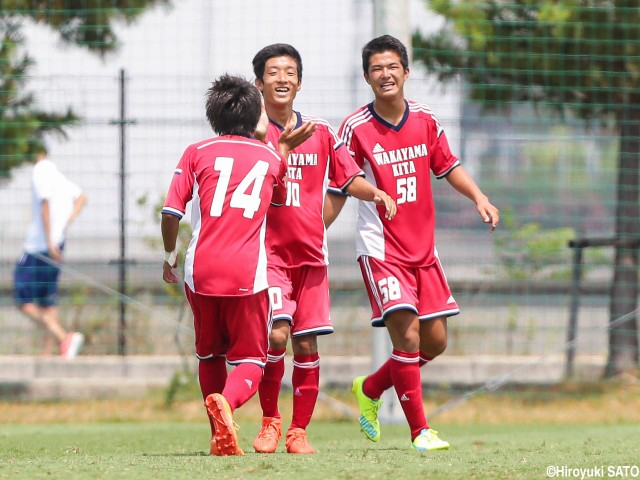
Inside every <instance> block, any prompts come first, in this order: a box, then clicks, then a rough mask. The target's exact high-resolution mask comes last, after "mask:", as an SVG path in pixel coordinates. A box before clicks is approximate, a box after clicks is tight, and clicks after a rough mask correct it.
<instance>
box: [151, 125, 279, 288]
mask: <svg viewBox="0 0 640 480" xmlns="http://www.w3.org/2000/svg"><path fill="white" fill-rule="evenodd" d="M285 175H286V165H285V162H284V158H282V156H281V155H280V154H279V153H278V152H276V151H275V150H273V149H272V148H270V147H267V146H266V145H265V144H263V143H262V142H260V141H258V140H255V139H250V138H245V137H241V136H237V135H225V136H221V137H217V138H213V139H210V140H205V141H202V142H199V143H196V144H193V145H190V146H189V147H188V148H187V149H186V150H185V152H184V154H183V155H182V158H181V159H180V162H179V163H178V166H177V167H176V169H175V171H174V176H173V180H172V181H171V185H170V187H169V192H168V193H167V199H166V201H165V205H164V207H163V208H162V213H165V214H167V213H168V214H170V215H175V216H177V217H178V218H182V216H183V215H184V214H185V209H186V205H187V203H188V202H189V201H191V202H192V203H191V226H192V230H193V235H192V237H191V242H190V243H189V248H188V249H187V253H186V257H185V260H184V281H185V283H186V284H187V285H188V286H189V288H190V289H191V291H193V292H195V293H199V294H202V295H213V296H241V295H251V294H254V293H257V292H260V291H261V290H264V289H266V288H268V284H267V249H266V243H265V234H266V213H267V209H268V207H269V205H270V203H274V204H282V203H284V200H285V198H286V187H285V184H284V181H283V179H284V177H285Z"/></svg>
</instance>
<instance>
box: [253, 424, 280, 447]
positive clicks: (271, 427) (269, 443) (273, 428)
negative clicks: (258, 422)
mask: <svg viewBox="0 0 640 480" xmlns="http://www.w3.org/2000/svg"><path fill="white" fill-rule="evenodd" d="M281 438H282V419H280V418H276V417H262V428H261V429H260V432H259V433H258V436H257V437H256V438H255V440H254V441H253V449H254V450H255V451H256V452H257V453H274V452H275V451H276V449H277V448H278V442H279V441H280V439H281Z"/></svg>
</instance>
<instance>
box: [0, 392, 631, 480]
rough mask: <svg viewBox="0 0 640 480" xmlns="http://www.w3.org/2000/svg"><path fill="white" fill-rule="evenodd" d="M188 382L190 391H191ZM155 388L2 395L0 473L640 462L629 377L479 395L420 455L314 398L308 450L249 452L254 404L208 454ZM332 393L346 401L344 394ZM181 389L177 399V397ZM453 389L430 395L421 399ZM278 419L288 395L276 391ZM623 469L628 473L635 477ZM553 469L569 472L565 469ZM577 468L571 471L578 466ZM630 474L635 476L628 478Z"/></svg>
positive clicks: (470, 471)
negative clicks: (234, 438)
mask: <svg viewBox="0 0 640 480" xmlns="http://www.w3.org/2000/svg"><path fill="white" fill-rule="evenodd" d="M192 393H193V392H192ZM192 393H189V394H186V395H184V396H183V397H179V398H176V399H175V402H174V403H173V404H172V406H171V408H167V407H166V405H165V402H164V400H165V399H164V398H163V397H162V395H160V394H159V395H157V396H154V397H151V398H146V399H135V400H105V401H97V402H61V403H9V402H4V403H0V422H2V425H0V478H11V479H14V478H15V479H40V478H47V479H58V478H60V479H131V480H137V479H183V478H184V479H196V478H197V479H205V478H212V479H213V478H216V479H258V478H260V479H262V478H268V479H274V478H278V479H295V480H306V479H323V480H328V479H334V478H335V479H401V478H403V477H418V476H419V477H420V478H425V479H429V480H436V479H472V478H477V479H485V478H487V479H494V478H495V479H542V478H550V477H549V476H548V474H547V468H549V467H561V468H562V467H565V468H566V469H573V468H587V469H599V468H601V469H602V470H594V471H593V473H595V474H596V475H597V474H598V473H600V472H602V476H601V477H602V478H613V477H612V476H611V475H610V473H612V472H613V473H621V471H620V470H615V471H609V470H608V467H609V466H613V467H617V466H626V465H636V466H640V454H639V453H638V452H639V447H640V388H639V387H638V384H637V383H625V384H600V385H598V386H588V387H585V386H575V385H574V386H562V387H554V388H549V387H539V388H535V389H523V390H518V391H510V392H501V393H498V394H495V393H494V394H491V395H488V394H487V395H479V396H477V397H474V398H472V399H470V400H469V401H467V402H464V403H462V404H460V405H459V406H457V407H456V408H454V409H452V410H451V411H449V412H446V413H444V414H442V415H440V416H438V417H437V418H436V419H433V420H432V424H433V425H434V426H435V427H436V428H437V429H438V430H439V431H440V432H441V436H442V437H443V438H445V439H446V440H448V441H449V442H451V444H452V448H451V450H449V451H441V452H431V453H425V454H421V453H418V452H415V451H413V450H412V449H411V448H410V446H409V439H408V430H407V427H406V426H405V425H404V424H401V425H383V434H382V435H383V438H382V440H381V442H380V443H378V444H373V443H371V442H368V441H367V440H365V438H364V437H363V436H362V434H361V433H360V432H359V431H358V427H357V423H356V422H355V420H354V419H351V418H349V419H338V418H336V415H335V414H334V412H333V411H332V410H333V409H332V408H330V407H329V406H327V405H326V404H322V403H321V404H319V406H318V408H317V411H316V415H315V417H314V421H313V422H312V424H311V426H310V427H309V438H310V440H311V442H312V444H313V445H314V447H315V448H316V449H317V451H318V452H317V453H316V454H315V455H305V456H294V455H288V454H286V453H284V446H283V445H281V447H280V449H279V451H278V452H277V453H276V454H273V455H258V454H255V453H253V452H252V451H251V450H252V449H251V442H252V440H253V437H254V435H255V434H256V432H257V430H258V427H259V425H258V419H259V410H258V406H257V402H256V400H255V399H252V400H251V402H250V403H249V404H247V405H246V406H245V407H243V408H242V409H240V410H238V412H237V415H236V419H237V421H238V423H239V424H240V426H241V429H240V431H239V438H240V443H241V446H242V447H243V448H244V450H245V452H246V453H247V455H246V456H245V457H210V456H209V455H208V454H207V453H208V440H209V427H208V423H207V421H206V417H205V414H204V410H203V408H202V406H201V402H200V401H198V400H194V399H193V398H189V397H191V396H192ZM341 395H344V393H342V394H336V396H337V397H338V398H340V399H341V400H343V401H344V402H345V403H348V402H351V399H350V398H349V397H348V396H347V395H345V396H344V398H341ZM184 397H187V398H184ZM451 398H455V396H453V397H452V396H451V395H450V394H449V395H447V394H437V395H429V397H428V398H427V402H426V406H427V408H429V407H430V408H431V409H433V408H434V405H438V404H442V403H444V402H445V401H447V400H449V399H451ZM282 413H283V417H284V418H285V424H286V421H287V419H288V415H289V414H290V397H285V398H284V400H283V411H282ZM633 471H635V472H637V470H630V471H629V474H628V475H627V476H620V475H616V478H634V477H633V476H632V475H631V472H633ZM556 478H576V477H575V476H570V475H565V476H564V477H563V476H557V477H556ZM577 478H580V475H578V476H577ZM636 478H637V477H636Z"/></svg>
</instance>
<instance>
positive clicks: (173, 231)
mask: <svg viewBox="0 0 640 480" xmlns="http://www.w3.org/2000/svg"><path fill="white" fill-rule="evenodd" d="M160 228H161V231H162V243H163V245H164V251H165V252H170V253H171V254H172V255H173V254H174V252H176V242H177V240H178V230H179V228H180V218H179V217H177V216H175V215H172V214H170V213H163V214H162V220H161V222H160ZM166 257H167V256H166V255H165V261H164V263H163V265H162V279H163V280H164V281H165V282H167V283H178V277H177V275H176V274H175V273H173V268H175V267H176V266H177V265H178V258H177V255H175V256H173V258H168V259H167V258H166ZM171 260H173V261H172V262H171ZM170 262H171V263H170Z"/></svg>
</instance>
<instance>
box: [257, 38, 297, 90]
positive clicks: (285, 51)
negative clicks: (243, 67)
mask: <svg viewBox="0 0 640 480" xmlns="http://www.w3.org/2000/svg"><path fill="white" fill-rule="evenodd" d="M283 56H288V57H291V58H293V59H294V60H295V61H296V64H297V65H298V81H301V80H302V57H301V56H300V52H298V50H296V49H295V48H294V47H292V46H291V45H289V44H288V43H274V44H273V45H267V46H266V47H264V48H263V49H262V50H260V51H259V52H258V53H256V56H255V57H253V60H252V61H251V63H252V64H253V73H254V75H255V76H256V78H257V79H258V80H260V81H262V77H264V66H265V65H266V63H267V60H269V59H270V58H274V57H283Z"/></svg>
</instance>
